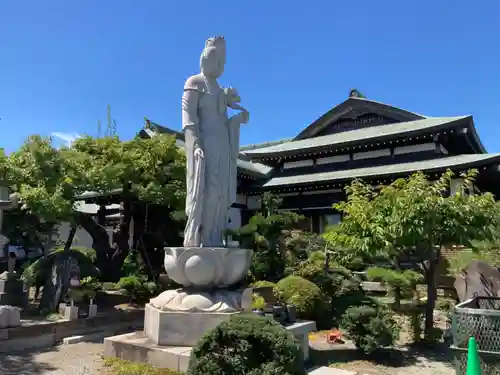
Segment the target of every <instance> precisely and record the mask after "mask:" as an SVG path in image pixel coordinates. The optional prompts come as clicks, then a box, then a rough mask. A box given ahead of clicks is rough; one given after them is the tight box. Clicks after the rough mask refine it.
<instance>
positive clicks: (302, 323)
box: [285, 320, 316, 361]
mask: <svg viewBox="0 0 500 375" xmlns="http://www.w3.org/2000/svg"><path fill="white" fill-rule="evenodd" d="M285 328H286V329H287V330H288V331H290V332H291V333H292V334H293V335H294V336H295V337H296V338H297V341H298V342H300V346H301V348H302V352H303V353H304V360H305V361H307V360H309V333H311V332H314V331H316V322H313V321H309V320H299V321H297V322H295V323H293V324H291V325H288V326H286V327H285Z"/></svg>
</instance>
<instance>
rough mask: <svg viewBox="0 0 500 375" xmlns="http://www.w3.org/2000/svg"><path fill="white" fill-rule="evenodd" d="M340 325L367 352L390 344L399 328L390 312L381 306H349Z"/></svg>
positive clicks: (397, 333)
mask: <svg viewBox="0 0 500 375" xmlns="http://www.w3.org/2000/svg"><path fill="white" fill-rule="evenodd" d="M341 326H342V328H343V329H344V330H345V331H346V332H347V335H348V336H349V338H350V339H351V340H352V341H353V342H354V344H355V345H356V346H357V347H358V348H359V349H361V350H363V351H364V352H365V353H367V354H370V353H373V352H374V351H376V350H377V349H379V348H383V347H388V346H392V345H393V344H394V342H395V341H396V339H397V338H398V337H399V328H398V326H397V324H396V322H395V320H394V319H393V317H392V314H391V312H390V311H389V310H386V309H383V308H381V307H374V306H355V307H350V308H348V309H347V310H346V312H345V314H344V316H343V318H342V324H341Z"/></svg>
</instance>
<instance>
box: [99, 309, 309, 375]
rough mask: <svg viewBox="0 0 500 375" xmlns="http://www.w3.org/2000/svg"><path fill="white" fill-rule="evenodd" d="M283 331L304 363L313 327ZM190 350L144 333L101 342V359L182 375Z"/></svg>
mask: <svg viewBox="0 0 500 375" xmlns="http://www.w3.org/2000/svg"><path fill="white" fill-rule="evenodd" d="M203 315H204V316H205V314H203ZM285 328H286V329H287V330H288V331H290V332H291V333H292V334H293V335H294V336H295V337H296V338H297V341H298V343H299V344H300V346H301V347H302V351H303V353H304V360H305V361H307V360H308V359H309V333H310V332H312V331H315V330H316V323H315V322H312V321H299V322H297V323H294V324H292V325H289V326H287V327H285ZM191 349H192V348H191V346H187V345H186V346H173V345H172V346H160V345H156V344H155V343H154V342H153V341H152V340H150V339H148V337H147V335H146V334H145V333H144V332H140V331H139V332H133V333H127V334H124V335H119V336H113V337H108V338H106V339H104V357H117V358H121V359H124V360H127V361H132V362H142V363H147V364H149V365H151V366H154V367H156V368H168V369H171V370H176V371H180V372H185V371H186V370H187V368H188V365H189V357H190V356H191Z"/></svg>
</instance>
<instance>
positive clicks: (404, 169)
mask: <svg viewBox="0 0 500 375" xmlns="http://www.w3.org/2000/svg"><path fill="white" fill-rule="evenodd" d="M494 162H498V163H500V153H499V154H465V155H457V156H447V157H441V158H435V159H429V160H423V161H415V162H409V163H400V164H386V165H380V166H374V167H366V168H355V169H344V170H340V171H331V172H323V173H310V174H304V175H298V176H297V175H296V176H289V177H274V178H271V179H270V180H269V181H267V182H266V183H265V184H264V185H263V187H264V188H269V187H278V186H290V185H301V184H308V183H313V182H333V181H342V180H350V179H354V178H366V177H383V176H391V175H403V174H408V173H414V172H417V171H423V172H433V171H444V170H446V169H448V168H450V169H454V168H464V169H465V168H476V167H480V166H485V165H488V164H491V163H494Z"/></svg>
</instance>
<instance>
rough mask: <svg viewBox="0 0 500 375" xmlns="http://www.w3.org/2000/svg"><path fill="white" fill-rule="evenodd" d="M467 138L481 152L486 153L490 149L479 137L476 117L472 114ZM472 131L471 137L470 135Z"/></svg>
mask: <svg viewBox="0 0 500 375" xmlns="http://www.w3.org/2000/svg"><path fill="white" fill-rule="evenodd" d="M467 129H468V131H467V135H466V136H467V138H468V139H469V140H470V142H471V146H472V147H473V148H474V149H475V151H476V152H477V153H479V154H486V153H488V151H487V150H486V147H484V145H483V142H481V138H480V137H479V134H478V133H477V129H476V126H475V125H474V119H473V118H472V116H470V117H469V124H468V127H467ZM469 133H470V137H468V135H469Z"/></svg>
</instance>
